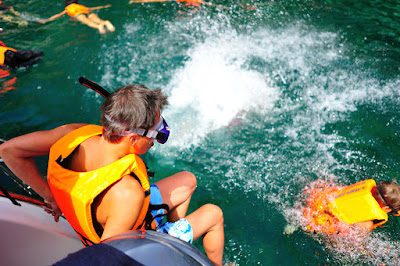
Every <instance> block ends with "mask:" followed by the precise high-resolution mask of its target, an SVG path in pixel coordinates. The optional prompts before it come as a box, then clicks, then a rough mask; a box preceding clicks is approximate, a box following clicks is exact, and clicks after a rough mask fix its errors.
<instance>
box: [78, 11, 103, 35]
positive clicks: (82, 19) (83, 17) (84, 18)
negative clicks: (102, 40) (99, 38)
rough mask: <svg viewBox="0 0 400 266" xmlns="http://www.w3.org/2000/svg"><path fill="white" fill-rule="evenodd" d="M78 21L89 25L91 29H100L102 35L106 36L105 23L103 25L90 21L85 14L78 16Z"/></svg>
mask: <svg viewBox="0 0 400 266" xmlns="http://www.w3.org/2000/svg"><path fill="white" fill-rule="evenodd" d="M90 15H91V14H90ZM76 19H77V20H79V21H80V22H81V23H83V24H85V25H88V26H89V27H91V28H95V29H98V30H99V32H100V33H101V34H104V33H105V32H106V30H105V29H104V22H102V23H99V22H94V21H92V20H91V19H89V18H88V17H87V16H86V15H85V14H80V15H78V16H77V17H76Z"/></svg>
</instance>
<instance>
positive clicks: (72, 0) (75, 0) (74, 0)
mask: <svg viewBox="0 0 400 266" xmlns="http://www.w3.org/2000/svg"><path fill="white" fill-rule="evenodd" d="M70 4H78V0H65V6H66V7H67V6H69V5H70Z"/></svg>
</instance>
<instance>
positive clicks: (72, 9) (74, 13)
mask: <svg viewBox="0 0 400 266" xmlns="http://www.w3.org/2000/svg"><path fill="white" fill-rule="evenodd" d="M110 6H111V5H105V6H98V7H86V6H84V5H80V4H78V1H77V0H65V10H64V11H63V12H61V13H59V14H56V15H54V16H52V17H50V18H48V19H40V20H38V22H39V23H47V22H49V21H54V20H56V19H58V18H60V17H61V16H63V15H65V14H68V15H69V16H70V17H71V18H74V19H76V20H78V21H80V22H81V23H83V24H85V25H88V26H89V27H91V28H95V29H97V30H99V32H100V34H104V33H106V29H107V30H108V31H111V32H113V31H115V27H114V26H113V25H112V24H111V22H110V21H108V20H102V19H100V18H99V17H98V16H97V15H96V14H94V13H92V12H91V11H93V10H99V9H103V8H108V7H110Z"/></svg>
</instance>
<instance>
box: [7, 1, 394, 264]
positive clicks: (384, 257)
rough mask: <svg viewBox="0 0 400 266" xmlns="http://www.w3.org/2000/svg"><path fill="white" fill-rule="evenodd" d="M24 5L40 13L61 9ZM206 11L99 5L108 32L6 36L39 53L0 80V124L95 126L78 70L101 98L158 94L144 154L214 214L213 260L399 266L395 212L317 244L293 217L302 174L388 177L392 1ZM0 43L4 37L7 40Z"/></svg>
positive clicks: (43, 29)
mask: <svg viewBox="0 0 400 266" xmlns="http://www.w3.org/2000/svg"><path fill="white" fill-rule="evenodd" d="M31 2H32V3H31V5H32V6H33V7H36V8H37V10H35V11H36V12H38V13H42V14H45V15H43V16H44V17H46V16H50V15H52V14H54V13H57V12H58V10H59V9H60V8H62V7H61V6H60V5H59V6H57V7H51V8H50V10H46V11H44V10H43V9H42V8H41V7H40V6H41V4H40V2H39V1H31ZM220 4H223V5H225V6H228V7H229V8H227V9H218V8H215V7H206V8H200V9H192V8H187V7H184V6H182V5H176V4H175V3H168V4H151V5H137V6H130V7H129V8H126V6H125V5H124V4H122V3H118V4H115V5H114V4H113V5H114V8H113V9H112V10H110V11H109V13H107V12H106V11H102V12H101V13H100V15H101V17H105V18H106V17H108V18H110V20H111V21H112V22H113V23H114V25H116V27H117V32H116V33H115V34H113V35H109V36H97V35H96V34H95V33H94V32H93V31H92V30H91V29H86V28H85V27H81V26H80V25H77V24H74V23H73V22H71V21H68V19H63V20H60V21H57V22H55V23H53V24H48V25H45V26H37V25H35V26H34V27H32V28H29V29H28V28H26V29H19V28H13V29H12V31H13V33H15V34H16V36H19V41H18V42H17V43H18V45H20V47H22V48H27V47H30V46H32V47H35V48H40V49H44V50H46V52H47V53H45V54H46V57H45V58H44V59H43V60H42V62H40V63H39V64H38V65H37V66H35V67H33V68H31V69H27V70H19V71H17V72H13V73H16V74H13V75H16V76H18V81H17V83H16V85H17V87H18V88H17V90H10V91H5V92H3V93H2V95H1V96H0V101H1V103H2V107H1V109H0V110H1V112H2V113H1V115H0V126H1V128H2V131H3V132H4V134H5V135H6V136H7V137H11V136H15V135H18V133H19V132H21V131H22V132H29V131H30V130H36V129H44V128H49V127H52V126H54V125H56V124H58V123H64V122H73V121H75V122H77V121H76V120H77V119H78V120H79V122H81V121H89V122H92V123H97V121H98V116H99V113H98V106H99V104H100V103H101V101H102V100H101V97H98V96H95V95H94V93H93V92H90V91H85V90H84V89H83V88H82V87H80V85H78V84H77V78H78V77H79V76H80V75H84V76H86V77H88V78H91V79H93V80H95V81H98V82H99V83H101V84H102V85H104V86H105V87H106V88H108V89H109V90H114V89H115V88H117V87H119V86H121V85H125V84H127V83H136V82H139V83H144V84H146V85H147V86H149V87H151V88H154V87H161V88H163V89H165V90H166V92H167V93H168V94H169V95H170V102H171V106H170V107H169V108H168V109H167V110H166V111H165V113H164V116H165V117H166V119H167V120H168V123H169V124H170V126H171V130H172V133H173V135H172V136H173V138H171V139H170V141H169V142H168V144H166V145H163V146H158V147H157V148H156V149H154V150H152V151H151V152H150V153H149V154H148V155H146V160H147V161H148V162H149V165H150V166H152V167H153V168H156V170H158V173H160V176H159V177H161V176H164V175H167V174H170V173H173V172H174V171H176V170H183V169H185V170H189V171H192V172H194V173H195V174H196V175H197V176H198V179H199V185H198V189H197V190H198V191H197V192H196V193H197V194H196V195H195V196H194V199H193V206H200V205H201V204H204V203H207V202H213V203H216V204H218V205H220V206H221V207H222V208H223V210H224V213H225V222H226V236H227V241H226V255H225V256H226V261H237V262H238V263H239V265H254V264H265V265H267V264H274V263H280V264H291V265H292V264H304V263H310V264H311V263H328V264H329V263H334V264H335V263H338V264H347V263H349V264H353V263H367V264H369V263H371V264H379V263H387V264H391V262H393V261H398V258H397V255H396V254H397V249H398V247H397V246H398V241H399V238H398V236H397V234H396V232H395V231H396V230H395V228H396V225H397V220H396V218H393V217H390V218H389V222H388V223H387V224H388V225H387V227H386V228H384V229H379V230H376V231H375V232H373V233H372V234H371V235H369V236H359V235H356V234H354V235H351V236H340V235H338V236H335V237H324V236H316V235H309V234H308V233H306V232H304V231H303V230H302V229H301V226H302V223H301V215H300V214H299V211H298V209H296V208H294V206H295V205H296V204H299V202H300V203H301V201H302V196H301V193H302V191H303V189H304V188H305V187H306V186H307V185H308V184H309V183H310V182H311V181H314V180H317V179H323V180H330V181H332V182H335V183H338V184H341V185H348V184H351V183H354V182H356V181H360V180H363V179H366V178H374V179H375V180H377V181H380V180H391V179H392V178H396V177H397V174H398V170H399V165H398V161H399V160H398V158H399V152H398V146H399V141H398V131H399V123H398V122H397V121H400V120H399V119H398V118H399V113H398V107H399V90H398V88H399V83H400V82H399V78H398V70H399V66H400V64H399V61H398V58H399V42H400V39H399V36H400V35H399V25H398V19H397V17H398V14H397V11H396V8H397V5H398V4H397V1H386V2H385V3H374V2H371V1H357V3H349V2H348V1H325V2H320V1H304V2H301V1H300V2H299V1H285V2H282V1H267V2H261V1H253V2H251V1H249V2H241V3H237V4H236V3H233V4H232V3H231V2H228V1H224V2H220ZM95 5H99V3H98V2H93V3H91V5H90V6H95ZM16 6H17V7H20V8H21V9H22V8H23V7H25V4H23V3H18V4H16ZM88 6H89V4H88ZM31 11H32V13H33V11H34V10H31ZM10 31H11V30H10ZM38 33H40V35H37V36H42V37H40V38H39V39H35V38H33V35H34V34H38ZM4 37H7V38H8V40H7V41H6V43H11V42H12V38H11V37H12V35H11V33H10V32H8V33H7V31H5V36H4ZM2 40H3V39H2ZM22 40H26V41H22ZM3 41H5V40H3ZM2 81H3V80H2ZM60 108H62V109H64V110H68V112H65V111H63V112H61V111H60ZM287 226H289V227H291V228H292V231H291V232H290V234H283V232H284V230H285V227H286V228H287ZM354 246H356V247H357V248H353V247H354Z"/></svg>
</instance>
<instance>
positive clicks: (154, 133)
mask: <svg viewBox="0 0 400 266" xmlns="http://www.w3.org/2000/svg"><path fill="white" fill-rule="evenodd" d="M79 83H80V84H82V85H83V86H85V87H88V88H89V89H92V90H94V91H95V92H97V93H98V94H100V95H101V96H103V97H104V98H105V99H108V97H109V96H110V93H109V92H108V91H107V90H105V89H104V88H103V87H101V86H100V85H99V84H97V83H95V82H93V81H91V80H89V79H87V78H84V77H80V78H79ZM105 117H106V119H108V118H107V115H106V116H105ZM132 133H137V134H140V135H141V136H147V137H152V138H154V139H156V140H157V142H158V143H160V144H164V143H165V142H167V140H168V137H169V127H168V124H167V122H166V121H165V119H164V118H163V117H162V116H160V120H159V125H157V129H156V130H150V129H134V130H133V131H132Z"/></svg>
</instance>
